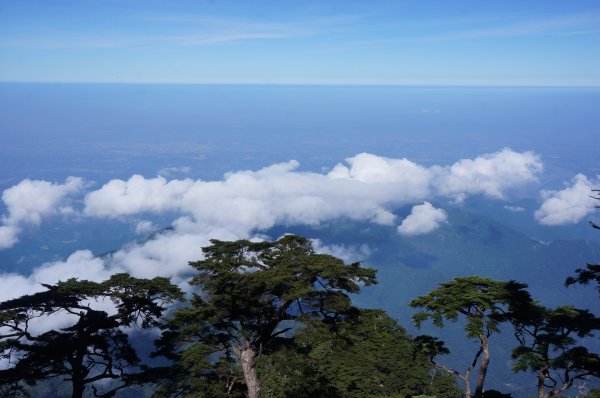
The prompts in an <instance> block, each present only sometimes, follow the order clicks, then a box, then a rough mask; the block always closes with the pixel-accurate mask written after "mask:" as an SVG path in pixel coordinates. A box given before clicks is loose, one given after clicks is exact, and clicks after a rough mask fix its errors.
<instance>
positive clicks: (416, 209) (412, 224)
mask: <svg viewBox="0 0 600 398" xmlns="http://www.w3.org/2000/svg"><path fill="white" fill-rule="evenodd" d="M447 220H448V215H447V214H446V212H445V211H444V210H442V209H437V208H435V207H433V205H432V204H431V203H429V202H425V203H423V204H422V205H417V206H413V208H412V210H411V212H410V214H409V215H408V216H407V217H406V218H405V219H404V220H402V224H400V226H399V227H398V233H399V234H401V235H405V236H414V235H422V234H427V233H429V232H432V231H435V230H436V229H438V228H439V226H440V224H441V223H444V222H447Z"/></svg>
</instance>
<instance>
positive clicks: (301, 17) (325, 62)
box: [0, 0, 600, 86]
mask: <svg viewBox="0 0 600 398" xmlns="http://www.w3.org/2000/svg"><path fill="white" fill-rule="evenodd" d="M598 43H600V3H596V2H592V1H580V0H573V1H556V0H545V1H422V0H418V1H417V0H415V1H368V2H367V1H321V0H319V1H285V0H283V1H197V0H195V1H164V0H144V1H136V0H106V1H88V0H44V1H36V0H2V1H1V2H0V81H3V82H94V83H215V84H219V83H225V84H238V83H240V84H382V85H392V84H399V85H526V86H600V45H598Z"/></svg>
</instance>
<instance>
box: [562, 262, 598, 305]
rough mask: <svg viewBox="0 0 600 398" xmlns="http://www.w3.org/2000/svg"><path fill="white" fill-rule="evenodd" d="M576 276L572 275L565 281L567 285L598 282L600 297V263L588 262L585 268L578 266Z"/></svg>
mask: <svg viewBox="0 0 600 398" xmlns="http://www.w3.org/2000/svg"><path fill="white" fill-rule="evenodd" d="M575 273H576V274H577V275H576V276H570V277H568V278H567V280H566V281H565V285H566V286H571V285H574V284H576V283H577V284H580V285H587V284H589V283H590V282H595V283H596V290H597V291H598V296H599V297H600V264H587V265H586V267H585V268H577V269H576V270H575Z"/></svg>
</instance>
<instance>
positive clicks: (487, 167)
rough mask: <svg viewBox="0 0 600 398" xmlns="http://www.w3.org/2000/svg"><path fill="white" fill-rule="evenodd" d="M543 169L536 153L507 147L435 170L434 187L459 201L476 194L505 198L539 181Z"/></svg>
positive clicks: (442, 193)
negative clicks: (510, 190)
mask: <svg viewBox="0 0 600 398" xmlns="http://www.w3.org/2000/svg"><path fill="white" fill-rule="evenodd" d="M542 170H543V164H542V162H541V160H540V158H539V156H537V155H536V154H534V153H533V152H522V153H519V152H514V151H512V150H510V149H507V148H505V149H503V150H501V151H499V152H496V153H492V154H487V155H482V156H479V157H477V158H475V159H462V160H460V161H458V162H456V163H454V164H453V165H452V166H450V167H446V168H441V169H440V168H438V167H434V168H433V171H434V173H435V174H436V178H435V183H434V185H435V187H436V188H437V190H438V192H439V194H440V195H443V196H450V197H454V198H455V199H456V200H458V201H461V200H463V199H464V198H465V197H466V196H467V195H473V194H483V195H486V196H489V197H492V198H498V199H502V198H504V196H505V193H506V191H507V190H509V189H510V188H513V187H516V186H521V185H524V184H528V183H532V182H535V181H536V177H537V175H538V174H539V173H541V172H542Z"/></svg>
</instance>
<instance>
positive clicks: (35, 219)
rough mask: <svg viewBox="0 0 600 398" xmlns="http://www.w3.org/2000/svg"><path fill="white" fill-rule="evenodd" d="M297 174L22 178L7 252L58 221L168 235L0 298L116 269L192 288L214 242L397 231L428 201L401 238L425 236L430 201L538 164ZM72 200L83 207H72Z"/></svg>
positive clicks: (53, 272)
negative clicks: (89, 185)
mask: <svg viewBox="0 0 600 398" xmlns="http://www.w3.org/2000/svg"><path fill="white" fill-rule="evenodd" d="M298 167H299V164H298V162H296V161H290V162H286V163H281V164H274V165H271V166H269V167H266V168H263V169H260V170H257V171H248V170H246V171H237V172H231V173H228V174H226V175H225V176H224V178H223V179H221V180H218V181H203V180H193V179H190V178H185V179H170V180H169V179H167V178H166V177H164V176H158V177H155V178H145V177H143V176H140V175H134V176H132V177H130V178H129V179H127V180H120V179H115V180H111V181H109V182H107V183H106V184H104V185H103V186H101V187H100V188H98V189H96V190H92V191H88V192H87V193H85V192H84V189H83V188H84V184H83V182H82V180H81V179H77V178H69V179H67V181H66V182H65V183H63V184H52V183H49V182H45V181H30V180H25V181H22V182H21V183H19V184H18V185H16V186H14V187H12V188H10V189H8V190H6V191H5V192H4V195H3V201H4V203H5V204H6V208H7V212H6V215H5V216H4V217H3V218H2V220H3V226H2V227H0V228H1V229H0V239H1V240H2V242H4V247H9V246H10V245H13V244H14V243H15V239H16V234H18V229H19V228H20V226H21V225H26V224H31V225H37V224H39V223H40V222H41V220H42V219H43V218H44V217H47V216H49V215H53V214H65V215H66V216H69V215H74V216H76V217H83V219H85V218H86V217H88V218H116V219H122V220H123V221H124V222H130V223H131V224H132V228H135V229H136V230H137V232H138V233H141V234H144V233H148V232H151V231H152V230H153V229H154V228H155V227H154V226H153V224H152V223H151V222H149V221H142V222H140V220H148V219H149V217H151V216H152V215H154V214H163V215H164V214H168V215H169V216H171V215H172V216H173V222H172V224H171V227H172V228H171V229H170V230H168V231H165V232H163V233H160V234H157V235H155V236H154V237H153V238H152V239H149V240H146V241H142V242H132V243H129V244H126V245H125V246H123V247H122V248H121V249H119V250H117V251H116V252H114V253H112V254H110V255H107V256H105V257H102V258H96V257H93V256H92V254H91V252H90V251H87V250H80V251H77V252H75V253H73V254H72V255H71V256H70V257H69V258H68V259H66V260H65V261H55V262H51V263H47V264H43V265H42V266H41V267H39V268H37V269H35V270H34V271H33V273H32V274H31V275H29V276H27V277H26V276H20V275H0V291H2V292H3V295H4V297H0V299H7V298H9V297H17V296H20V295H22V294H24V293H25V292H32V291H36V290H39V284H40V283H54V282H56V281H57V280H59V279H66V278H68V277H78V278H86V279H90V280H102V279H105V278H106V277H108V275H110V274H112V273H115V272H129V273H131V274H132V275H133V276H136V277H153V276H157V275H160V276H167V277H172V278H173V280H174V281H175V282H176V283H180V284H181V286H182V287H186V284H185V283H184V281H185V280H186V279H187V277H188V275H189V272H190V271H191V269H190V267H189V266H188V265H187V263H188V261H190V260H195V259H199V258H201V256H202V252H201V247H203V246H206V245H208V244H209V239H212V238H216V239H222V240H233V239H241V238H260V235H259V234H260V233H261V231H264V230H266V229H268V228H271V227H273V226H276V225H300V224H302V225H318V224H319V223H322V222H326V221H329V220H334V219H337V218H342V217H347V218H351V219H354V220H360V221H367V222H374V223H378V224H383V225H398V221H399V220H397V219H396V216H395V215H394V213H393V210H394V209H395V208H398V207H399V206H404V205H407V204H414V203H422V204H419V205H416V206H414V207H413V209H412V212H411V214H410V215H409V216H408V217H407V218H406V219H404V220H403V221H402V222H401V224H400V225H399V226H398V232H399V233H401V234H405V235H415V234H423V233H428V232H431V231H433V230H434V229H435V228H437V227H438V225H439V224H440V223H443V222H445V221H446V218H447V216H446V213H445V212H444V211H443V210H442V209H436V208H434V207H433V206H432V205H431V204H430V203H429V202H425V201H426V200H432V198H439V199H441V200H443V199H450V200H452V201H460V200H463V199H464V198H466V197H467V196H469V195H483V196H487V197H491V198H503V197H505V195H506V194H507V192H508V191H509V190H510V189H513V188H516V187H519V186H521V185H524V184H530V183H531V182H533V181H535V180H536V176H537V175H538V174H539V173H540V172H541V170H542V163H541V161H540V160H539V158H538V157H537V156H536V155H535V154H533V153H531V152H523V153H518V152H514V151H512V150H510V149H503V150H501V151H499V152H496V153H492V154H487V155H482V156H479V157H477V158H474V159H464V160H460V161H458V162H456V163H454V164H452V165H450V166H433V167H425V166H422V165H419V164H416V163H414V162H412V161H410V160H408V159H391V158H385V157H380V156H376V155H372V154H368V153H361V154H358V155H356V156H354V157H351V158H348V159H346V161H345V162H343V163H339V164H337V165H335V166H334V167H333V168H332V169H331V171H330V172H329V173H314V172H303V171H299V170H298ZM76 193H79V196H78V198H77V199H78V201H77V202H74V195H75V194H76ZM423 202H425V203H423ZM13 228H14V229H16V231H13ZM317 248H320V250H322V251H326V252H332V253H336V255H340V256H342V257H345V258H348V259H354V260H356V259H358V260H364V259H365V258H366V257H367V256H368V253H369V248H368V247H358V248H354V247H338V246H326V245H323V244H322V243H320V242H319V243H318V245H317Z"/></svg>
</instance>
